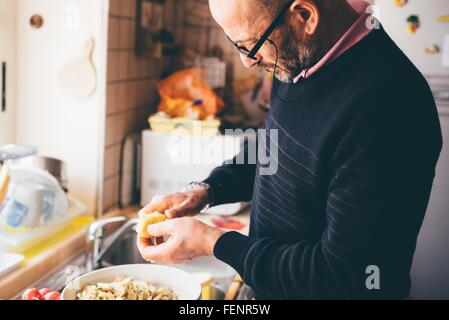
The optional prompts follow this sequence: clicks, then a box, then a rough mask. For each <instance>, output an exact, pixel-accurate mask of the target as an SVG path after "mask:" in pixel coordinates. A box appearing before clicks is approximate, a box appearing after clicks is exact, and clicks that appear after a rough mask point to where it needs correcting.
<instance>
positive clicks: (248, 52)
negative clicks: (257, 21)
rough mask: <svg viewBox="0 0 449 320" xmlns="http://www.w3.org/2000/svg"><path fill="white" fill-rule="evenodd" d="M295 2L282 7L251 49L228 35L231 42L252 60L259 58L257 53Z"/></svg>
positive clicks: (292, 0) (293, 0)
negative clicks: (240, 44)
mask: <svg viewBox="0 0 449 320" xmlns="http://www.w3.org/2000/svg"><path fill="white" fill-rule="evenodd" d="M293 2H295V0H291V1H289V2H288V3H286V4H285V6H284V7H282V10H281V11H280V12H279V14H278V15H277V16H276V18H275V19H274V20H273V22H272V23H271V24H270V26H269V27H268V29H267V30H266V31H265V32H264V33H263V34H262V36H261V37H260V38H259V40H258V41H257V43H256V44H255V45H254V47H253V48H252V49H251V50H248V49H247V48H245V47H243V46H239V45H238V44H237V43H235V42H234V41H232V40H231V38H229V36H228V40H229V42H231V44H232V46H233V47H234V48H235V49H236V50H237V51H238V52H240V53H241V54H243V55H244V56H246V57H248V58H249V59H252V60H257V58H256V54H257V53H258V52H259V50H260V48H261V47H262V46H263V44H264V43H265V41H267V40H268V37H269V36H270V35H271V34H272V33H273V31H274V29H275V28H276V27H277V26H278V25H279V24H280V22H281V20H282V19H283V17H284V14H285V13H286V12H287V10H288V9H289V8H290V6H291V5H292V4H293Z"/></svg>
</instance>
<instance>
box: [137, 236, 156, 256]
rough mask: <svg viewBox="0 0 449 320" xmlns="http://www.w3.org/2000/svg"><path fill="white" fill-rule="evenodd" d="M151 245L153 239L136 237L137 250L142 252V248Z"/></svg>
mask: <svg viewBox="0 0 449 320" xmlns="http://www.w3.org/2000/svg"><path fill="white" fill-rule="evenodd" d="M152 245H153V240H151V239H149V238H142V237H138V239H137V248H138V249H139V252H140V253H142V251H143V249H145V248H146V247H150V246H152Z"/></svg>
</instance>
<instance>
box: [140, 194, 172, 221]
mask: <svg viewBox="0 0 449 320" xmlns="http://www.w3.org/2000/svg"><path fill="white" fill-rule="evenodd" d="M169 207H170V203H169V202H168V201H166V200H165V197H163V196H155V197H154V198H153V200H151V202H150V203H149V204H148V205H147V206H145V207H144V208H143V209H142V210H140V211H139V218H142V217H143V216H145V215H147V214H149V213H153V212H156V211H157V212H162V213H163V212H164V211H165V210H167V209H168V208H169Z"/></svg>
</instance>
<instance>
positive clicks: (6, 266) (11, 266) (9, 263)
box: [0, 253, 25, 277]
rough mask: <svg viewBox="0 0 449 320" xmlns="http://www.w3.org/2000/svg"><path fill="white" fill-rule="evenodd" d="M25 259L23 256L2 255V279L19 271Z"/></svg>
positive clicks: (0, 268) (0, 273)
mask: <svg viewBox="0 0 449 320" xmlns="http://www.w3.org/2000/svg"><path fill="white" fill-rule="evenodd" d="M24 259H25V257H24V256H23V255H21V254H15V253H0V277H1V276H4V275H6V274H7V273H9V272H11V271H13V270H15V269H17V267H19V265H20V263H21V262H22V261H23V260H24Z"/></svg>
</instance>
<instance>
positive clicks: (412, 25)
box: [407, 14, 421, 33]
mask: <svg viewBox="0 0 449 320" xmlns="http://www.w3.org/2000/svg"><path fill="white" fill-rule="evenodd" d="M407 24H408V26H407V31H408V32H410V33H415V32H416V31H417V30H418V29H419V28H420V27H421V21H420V19H419V17H418V16H417V15H414V14H413V15H411V16H409V17H408V18H407Z"/></svg>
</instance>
